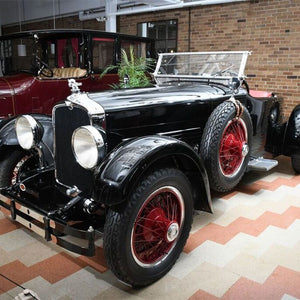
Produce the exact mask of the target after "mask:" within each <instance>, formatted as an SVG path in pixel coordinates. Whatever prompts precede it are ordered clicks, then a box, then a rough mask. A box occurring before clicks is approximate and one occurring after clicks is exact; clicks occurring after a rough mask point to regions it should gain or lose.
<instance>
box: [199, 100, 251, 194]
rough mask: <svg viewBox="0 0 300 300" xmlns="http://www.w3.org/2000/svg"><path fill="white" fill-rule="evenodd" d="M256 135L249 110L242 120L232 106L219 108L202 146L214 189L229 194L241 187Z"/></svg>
mask: <svg viewBox="0 0 300 300" xmlns="http://www.w3.org/2000/svg"><path fill="white" fill-rule="evenodd" d="M252 135H253V129H252V122H251V118H250V115H249V112H248V110H247V109H246V108H245V107H244V110H243V114H242V116H241V117H240V118H239V119H236V108H235V105H234V104H233V103H232V102H228V101H226V102H223V103H221V104H220V105H219V106H217V107H216V108H215V110H214V111H213V112H212V114H211V115H210V117H209V119H208V121H207V123H206V125H205V128H204V132H203V136H202V140H201V146H200V155H201V156H202V158H203V159H204V163H205V166H206V169H207V173H208V177H209V181H210V186H211V189H213V190H215V191H218V192H227V191H229V190H231V189H233V188H234V187H235V186H236V185H237V184H238V183H239V181H240V180H241V179H242V177H243V175H244V173H245V170H246V167H247V165H248V162H249V159H250V152H251V143H252Z"/></svg>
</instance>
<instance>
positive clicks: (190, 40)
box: [119, 0, 300, 115]
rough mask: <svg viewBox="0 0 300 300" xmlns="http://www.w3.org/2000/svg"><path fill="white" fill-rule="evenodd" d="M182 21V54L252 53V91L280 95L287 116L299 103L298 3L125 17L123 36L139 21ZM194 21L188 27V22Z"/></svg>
mask: <svg viewBox="0 0 300 300" xmlns="http://www.w3.org/2000/svg"><path fill="white" fill-rule="evenodd" d="M173 18H177V19H178V22H179V23H178V51H230V50H235V51H241V50H248V51H252V55H251V56H250V57H249V58H248V63H247V69H246V74H247V75H248V79H247V81H248V83H249V85H250V88H252V89H257V90H267V91H271V92H276V94H278V96H282V97H284V99H285V104H284V112H285V114H286V115H289V114H290V112H291V111H292V109H293V108H294V107H295V105H297V104H300V88H299V87H300V80H299V79H300V22H299V20H300V1H298V0H250V1H247V2H237V3H231V4H222V5H210V6H198V7H193V8H191V9H187V8H186V9H181V10H173V11H164V12H155V13H149V14H140V15H130V16H121V17H120V20H119V23H120V28H119V30H120V32H123V33H128V34H137V25H136V24H138V23H140V22H150V21H156V20H168V19H173ZM189 20H190V22H189Z"/></svg>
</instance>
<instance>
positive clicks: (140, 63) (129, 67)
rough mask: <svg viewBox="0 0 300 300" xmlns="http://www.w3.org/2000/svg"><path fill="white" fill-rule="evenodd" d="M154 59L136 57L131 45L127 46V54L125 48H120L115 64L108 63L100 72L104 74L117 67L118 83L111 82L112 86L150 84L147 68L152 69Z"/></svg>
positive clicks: (132, 86)
mask: <svg viewBox="0 0 300 300" xmlns="http://www.w3.org/2000/svg"><path fill="white" fill-rule="evenodd" d="M154 64H155V60H154V59H152V58H146V57H136V56H135V55H134V50H133V47H132V46H130V48H129V55H128V54H127V52H126V51H125V49H123V48H122V49H121V61H120V62H119V63H118V64H117V65H109V66H107V67H106V69H105V70H104V71H103V72H102V74H101V76H104V75H105V74H106V73H108V72H109V71H111V70H114V69H118V75H119V77H120V81H119V84H113V85H112V87H113V88H115V89H118V88H136V87H146V86H151V77H150V76H149V74H147V73H148V72H149V70H153V66H154Z"/></svg>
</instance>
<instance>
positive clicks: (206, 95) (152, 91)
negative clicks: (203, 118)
mask: <svg viewBox="0 0 300 300" xmlns="http://www.w3.org/2000/svg"><path fill="white" fill-rule="evenodd" d="M228 93H229V89H228V88H226V87H223V86H222V87H221V88H220V87H218V86H210V85H199V84H198V85H194V84H191V85H186V84H184V85H183V86H160V87H159V86H156V87H150V88H137V89H128V90H126V89H122V90H117V91H108V92H101V93H95V94H89V98H91V99H92V100H94V101H96V102H97V103H99V104H100V105H101V106H102V107H103V108H104V109H105V111H112V110H119V109H126V108H133V107H138V106H148V105H151V106H153V105H161V104H173V103H175V102H177V103H178V102H186V101H199V100H200V101H209V100H210V99H216V98H218V97H222V98H223V97H224V96H225V97H226V94H228ZM228 95H229V94H228Z"/></svg>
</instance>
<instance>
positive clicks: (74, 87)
mask: <svg viewBox="0 0 300 300" xmlns="http://www.w3.org/2000/svg"><path fill="white" fill-rule="evenodd" d="M68 85H69V87H70V88H71V93H72V94H77V93H80V92H81V91H80V88H79V87H80V86H81V85H82V82H76V80H75V79H68Z"/></svg>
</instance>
